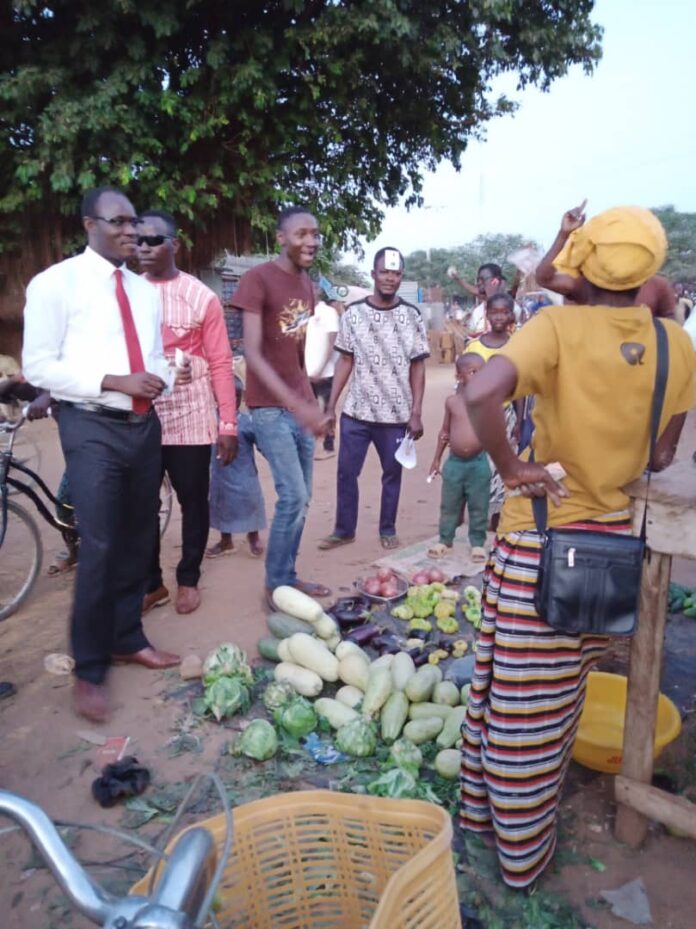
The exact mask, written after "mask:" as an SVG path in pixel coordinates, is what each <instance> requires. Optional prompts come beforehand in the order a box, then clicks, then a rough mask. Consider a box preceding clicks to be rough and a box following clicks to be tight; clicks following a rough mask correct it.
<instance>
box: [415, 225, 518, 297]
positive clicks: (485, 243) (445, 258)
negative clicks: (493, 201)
mask: <svg viewBox="0 0 696 929" xmlns="http://www.w3.org/2000/svg"><path fill="white" fill-rule="evenodd" d="M529 244H532V245H534V244H536V243H534V242H530V239H529V238H525V237H524V236H521V235H503V234H501V233H495V234H490V235H480V236H477V237H476V238H475V239H474V240H473V241H472V242H468V243H466V244H465V245H458V246H457V247H455V248H432V249H430V250H429V251H427V252H426V251H422V250H420V251H416V252H412V253H411V254H410V255H406V256H405V258H404V263H405V276H406V277H407V278H408V279H409V280H415V281H418V282H419V284H421V286H426V287H430V286H432V285H433V284H436V285H439V286H440V287H442V289H443V290H444V291H445V293H447V294H449V295H450V296H454V295H455V294H458V295H459V296H460V297H463V298H467V299H469V295H468V294H465V293H464V291H463V290H462V289H461V287H460V286H459V285H458V284H455V283H454V281H452V280H451V279H450V278H449V277H448V276H447V269H448V268H449V267H450V266H452V265H454V267H455V268H456V269H457V271H458V272H459V277H461V278H463V279H464V280H465V281H468V282H469V283H470V284H474V283H475V282H476V272H477V271H478V269H479V266H480V265H482V264H484V263H485V262H487V261H493V262H495V263H496V264H499V265H500V266H501V268H502V269H503V274H504V275H505V277H506V278H507V280H508V281H509V282H510V283H512V280H513V278H514V276H515V271H516V269H515V267H514V265H512V264H511V263H510V262H509V261H508V259H507V256H508V255H509V254H510V252H513V251H515V250H516V249H518V248H521V247H522V246H523V245H529Z"/></svg>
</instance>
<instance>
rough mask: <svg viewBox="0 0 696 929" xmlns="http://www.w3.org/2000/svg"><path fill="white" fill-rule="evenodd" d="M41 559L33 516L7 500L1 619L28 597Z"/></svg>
mask: <svg viewBox="0 0 696 929" xmlns="http://www.w3.org/2000/svg"><path fill="white" fill-rule="evenodd" d="M42 558H43V545H42V544H41V535H40V534H39V528H38V526H37V525H36V523H35V522H34V519H33V518H32V516H31V515H30V514H29V513H28V512H27V511H26V510H25V509H24V507H23V506H20V505H19V504H18V503H15V502H14V501H12V500H8V501H7V526H6V530H5V538H4V540H3V543H2V547H0V621H1V620H3V619H7V617H8V616H11V615H12V614H13V613H14V612H15V611H16V610H17V609H19V607H20V605H21V604H22V603H23V601H24V600H26V598H27V597H28V596H29V594H30V593H31V589H32V587H33V586H34V583H35V582H36V578H37V577H38V574H39V571H40V570H41V561H42Z"/></svg>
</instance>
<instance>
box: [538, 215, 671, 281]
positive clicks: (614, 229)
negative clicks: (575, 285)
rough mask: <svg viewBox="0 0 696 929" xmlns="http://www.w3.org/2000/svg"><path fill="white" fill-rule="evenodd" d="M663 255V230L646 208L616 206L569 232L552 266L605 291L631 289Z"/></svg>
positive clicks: (660, 262)
mask: <svg viewBox="0 0 696 929" xmlns="http://www.w3.org/2000/svg"><path fill="white" fill-rule="evenodd" d="M666 254H667V236H666V235H665V230H664V229H663V228H662V224H661V223H660V221H659V219H658V218H657V217H656V216H655V215H654V214H653V213H651V212H650V210H645V209H643V208H642V207H640V206H617V207H614V208H613V209H611V210H606V211H605V212H604V213H600V214H599V215H598V216H593V217H592V219H591V220H590V221H589V222H587V223H585V225H584V226H581V227H580V229H576V230H575V232H572V233H571V234H570V236H569V238H568V241H567V242H566V244H565V246H564V247H563V249H562V251H561V252H560V254H559V255H558V257H557V258H556V259H555V260H554V266H555V267H556V269H557V270H558V271H560V272H561V273H563V274H571V275H572V276H573V277H578V276H579V275H580V274H582V276H583V277H585V278H587V280H588V281H590V283H592V284H595V285H596V286H597V287H602V288H604V289H605V290H631V289H632V288H634V287H640V285H641V284H644V283H645V282H646V281H647V280H648V278H650V277H652V276H653V274H657V272H658V271H659V270H660V268H661V267H662V265H663V263H664V260H665V256H666Z"/></svg>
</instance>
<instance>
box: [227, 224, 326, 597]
mask: <svg viewBox="0 0 696 929" xmlns="http://www.w3.org/2000/svg"><path fill="white" fill-rule="evenodd" d="M276 237H277V240H278V244H279V245H280V254H279V255H278V257H277V258H276V259H275V260H273V261H267V262H265V263H264V264H261V265H257V266H256V267H255V268H252V269H251V270H249V271H247V272H246V274H245V275H244V276H243V277H242V279H241V281H240V282H239V287H238V288H237V290H236V291H235V293H234V296H233V298H232V304H233V305H234V306H235V307H237V308H238V309H240V310H243V312H244V351H245V355H246V363H247V383H246V402H247V406H248V407H249V409H250V411H251V418H252V421H253V424H254V434H255V436H256V443H257V445H258V447H259V450H260V452H261V454H262V455H263V456H264V458H266V460H267V461H268V463H269V465H270V467H271V472H272V474H273V481H274V483H275V489H276V493H277V495H278V500H277V502H276V509H275V513H274V515H273V523H272V525H271V532H270V535H269V537H268V548H267V550H266V591H267V593H271V592H272V591H273V590H274V589H275V588H276V587H278V586H279V585H281V584H289V585H290V586H292V587H297V588H298V589H299V590H302V591H304V592H305V593H307V594H309V595H310V596H314V597H328V596H329V595H330V594H331V591H330V590H329V589H328V588H327V587H324V586H323V585H321V584H313V583H310V582H308V581H301V580H299V578H298V577H297V573H296V571H295V562H296V560H297V553H298V550H299V547H300V540H301V538H302V531H303V529H304V523H305V516H306V514H307V507H308V505H309V500H310V497H311V495H312V469H313V459H314V436H315V435H321V434H322V433H323V432H324V431H325V430H326V428H327V427H328V424H329V418H328V416H326V415H325V414H324V413H322V412H321V410H320V408H319V405H318V403H317V401H316V399H315V397H314V393H313V391H312V387H311V385H310V383H309V378H308V377H307V374H306V372H305V369H304V361H303V346H302V336H303V334H304V327H305V325H306V323H307V320H308V319H309V317H310V316H311V315H312V310H313V308H314V292H313V289H312V282H311V280H310V278H309V275H308V274H307V269H308V268H309V267H310V266H311V265H312V262H313V261H314V258H315V256H316V254H317V251H318V249H319V243H320V235H319V226H318V225H317V221H316V219H315V218H314V217H313V216H312V214H311V213H309V212H308V211H307V210H306V209H304V208H302V207H289V208H288V209H286V210H283V212H282V213H281V214H280V216H279V217H278V228H277V233H276Z"/></svg>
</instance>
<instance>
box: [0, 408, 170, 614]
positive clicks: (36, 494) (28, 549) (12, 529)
mask: <svg viewBox="0 0 696 929" xmlns="http://www.w3.org/2000/svg"><path fill="white" fill-rule="evenodd" d="M25 421H26V418H25V416H24V414H23V415H22V417H21V418H20V419H19V420H18V421H16V422H2V423H0V435H3V434H4V435H9V442H8V444H7V447H6V448H4V449H3V450H2V451H0V551H2V572H1V573H0V622H1V621H2V620H4V619H7V618H8V617H9V616H11V615H12V614H13V613H15V612H16V611H17V609H18V608H19V607H20V606H21V605H22V603H23V602H24V601H25V600H26V599H27V597H28V596H29V594H30V593H31V591H32V589H33V587H34V584H35V583H36V579H37V577H38V576H39V572H40V571H41V564H42V562H43V543H42V541H41V533H40V531H39V527H38V525H37V523H36V520H35V519H34V517H33V516H32V515H31V513H30V512H29V511H28V510H27V509H26V507H24V506H22V504H21V503H18V502H16V500H14V499H12V500H11V499H9V497H10V494H13V496H19V495H24V496H25V497H28V498H29V500H31V502H32V503H33V504H34V506H35V507H36V509H37V510H38V512H39V514H40V515H41V516H42V517H43V519H44V520H45V521H46V522H47V523H48V524H49V526H52V527H53V528H54V529H56V530H57V531H58V532H60V534H61V536H62V537H63V540H64V542H65V544H66V545H67V547H68V550H69V551H73V550H75V549H76V548H77V547H78V545H79V531H78V527H77V526H76V524H75V521H74V518H73V516H72V511H73V508H72V506H70V505H69V504H67V503H66V502H64V501H61V500H59V499H58V498H57V497H56V496H55V495H54V494H53V493H52V491H51V490H50V489H49V487H48V486H47V484H46V482H45V481H44V480H43V479H42V478H41V477H40V476H39V475H38V474H37V473H36V471H33V470H32V469H31V468H30V467H29V466H28V465H27V464H26V463H24V462H22V461H20V460H19V459H18V458H17V457H16V455H14V454H13V452H14V448H15V443H16V437H17V431H18V429H20V427H21V426H22V425H23V424H24V422H25ZM172 499H173V490H172V486H171V483H170V481H169V478H168V477H167V476H166V475H165V477H164V480H163V481H162V486H161V488H160V510H159V520H160V536H162V535H163V534H164V532H165V530H166V528H167V526H168V525H169V520H170V518H171V512H172ZM47 502H48V504H50V505H53V506H54V507H58V508H59V509H58V512H60V513H62V514H65V519H61V518H60V517H59V516H58V515H54V513H52V512H51V511H50V510H49V508H48V506H47V505H46V504H47Z"/></svg>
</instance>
